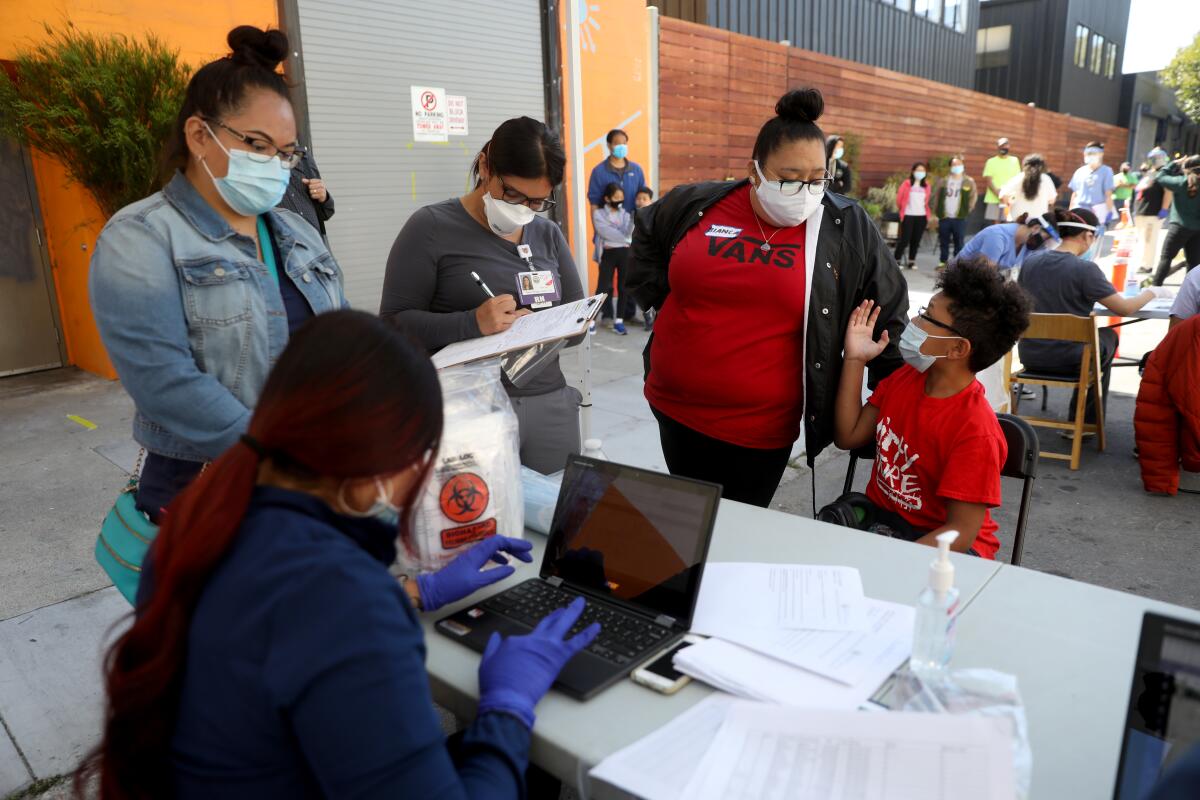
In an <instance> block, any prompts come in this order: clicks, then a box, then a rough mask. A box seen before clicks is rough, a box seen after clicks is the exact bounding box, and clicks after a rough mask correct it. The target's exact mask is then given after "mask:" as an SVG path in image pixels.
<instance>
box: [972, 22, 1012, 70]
mask: <svg viewBox="0 0 1200 800" xmlns="http://www.w3.org/2000/svg"><path fill="white" fill-rule="evenodd" d="M1011 40H1012V25H996V26H994V27H991V28H980V29H979V30H978V31H976V33H975V68H976V69H988V68H990V67H1007V66H1008V48H1009V43H1010V42H1011Z"/></svg>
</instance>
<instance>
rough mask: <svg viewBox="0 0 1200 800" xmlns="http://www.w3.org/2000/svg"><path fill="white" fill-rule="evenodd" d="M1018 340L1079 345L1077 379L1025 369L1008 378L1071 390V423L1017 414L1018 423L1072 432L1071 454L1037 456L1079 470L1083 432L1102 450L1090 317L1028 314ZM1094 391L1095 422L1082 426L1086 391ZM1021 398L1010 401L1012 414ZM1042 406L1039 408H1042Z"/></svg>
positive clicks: (1096, 344) (1096, 341) (1096, 347)
mask: <svg viewBox="0 0 1200 800" xmlns="http://www.w3.org/2000/svg"><path fill="white" fill-rule="evenodd" d="M1021 338H1022V339H1050V340H1053V341H1059V342H1078V343H1079V344H1082V345H1083V354H1082V355H1081V357H1080V359H1079V374H1078V377H1075V378H1072V377H1071V375H1070V372H1069V370H1068V371H1064V372H1060V373H1048V372H1038V371H1035V370H1032V369H1029V368H1028V367H1026V368H1023V369H1022V370H1021V371H1020V372H1018V373H1015V374H1013V375H1012V376H1011V377H1010V380H1011V381H1014V382H1016V383H1021V384H1024V385H1026V386H1041V387H1043V389H1044V388H1045V387H1050V386H1053V387H1061V388H1065V389H1075V390H1076V391H1077V392H1078V397H1077V398H1076V401H1075V421H1074V422H1063V421H1062V420H1058V419H1053V418H1051V417H1035V416H1029V415H1026V414H1019V413H1017V414H1016V415H1017V416H1019V417H1020V418H1021V419H1023V420H1025V421H1026V422H1028V423H1030V424H1031V425H1035V426H1037V427H1040V428H1055V429H1057V430H1066V431H1073V432H1074V434H1075V435H1074V440H1073V441H1072V442H1071V452H1070V454H1066V453H1052V452H1047V451H1045V450H1042V451H1041V452H1039V453H1038V455H1040V456H1042V457H1043V458H1058V459H1061V460H1063V461H1069V462H1071V469H1079V454H1080V449H1081V447H1082V445H1083V434H1084V433H1085V432H1088V433H1095V434H1096V444H1097V447H1098V448H1099V450H1100V451H1101V452H1103V450H1104V397H1103V392H1104V388H1103V387H1102V386H1101V384H1100V338H1099V333H1098V331H1097V329H1096V323H1095V321H1094V320H1093V319H1092V318H1091V317H1077V316H1075V315H1073V314H1030V315H1029V328H1028V329H1027V330H1026V331H1025V334H1024V335H1023V336H1022V337H1021ZM1093 386H1095V388H1096V399H1095V403H1096V421H1095V422H1094V423H1088V422H1084V418H1085V417H1086V416H1087V402H1088V396H1089V394H1090V392H1089V390H1090V389H1091V388H1092V387H1093ZM1020 407H1021V398H1020V396H1019V395H1017V396H1015V397H1013V412H1014V413H1016V412H1018V411H1019V410H1020ZM1044 407H1045V406H1044V405H1043V408H1044Z"/></svg>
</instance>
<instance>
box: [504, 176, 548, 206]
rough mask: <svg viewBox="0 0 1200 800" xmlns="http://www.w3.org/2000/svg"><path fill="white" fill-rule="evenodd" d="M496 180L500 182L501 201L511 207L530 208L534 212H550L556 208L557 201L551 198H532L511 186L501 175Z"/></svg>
mask: <svg viewBox="0 0 1200 800" xmlns="http://www.w3.org/2000/svg"><path fill="white" fill-rule="evenodd" d="M496 180H498V181H500V192H501V195H500V199H501V200H503V201H504V202H506V203H508V204H509V205H514V206H529V207H530V208H531V209H533V210H534V211H549V210H550V209H552V208H554V205H555V201H553V200H551V199H550V198H549V197H530V196H529V195H527V194H524V193H522V192H518V191H517V190H516V189H514V188H512V187H511V186H509V185H508V184H507V183H505V182H504V178H501V177H500V176H499V175H497V176H496Z"/></svg>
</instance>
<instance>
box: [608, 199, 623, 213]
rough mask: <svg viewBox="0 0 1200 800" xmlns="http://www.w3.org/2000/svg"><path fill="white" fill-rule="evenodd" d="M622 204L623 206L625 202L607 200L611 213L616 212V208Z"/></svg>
mask: <svg viewBox="0 0 1200 800" xmlns="http://www.w3.org/2000/svg"><path fill="white" fill-rule="evenodd" d="M624 204H625V202H624V201H623V200H609V201H608V207H609V208H611V209H612V210H613V211H616V210H617V209H618V208H620V207H621V206H623V205H624Z"/></svg>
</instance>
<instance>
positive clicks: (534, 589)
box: [481, 580, 671, 666]
mask: <svg viewBox="0 0 1200 800" xmlns="http://www.w3.org/2000/svg"><path fill="white" fill-rule="evenodd" d="M577 596H578V595H577V594H576V593H575V592H571V591H568V590H566V589H559V588H556V587H554V586H551V585H550V584H548V583H546V582H545V581H541V580H532V581H526V582H525V583H522V584H520V585H519V586H515V587H513V588H512V589H509V590H508V591H507V592H502V593H501V594H498V595H495V596H494V597H490V598H488V599H487V600H485V601H484V602H483V603H482V604H481V605H482V606H483V607H484V608H486V609H488V610H489V611H493V612H495V613H497V614H500V615H501V616H504V617H508V618H509V619H512V620H516V621H517V622H520V623H522V624H524V625H528V626H529V627H531V628H532V627H536V626H537V624H538V623H539V622H541V621H542V618H543V617H545V616H546V615H547V614H549V613H550V612H551V611H553V610H554V609H556V608H562V607H563V606H566V605H570V603H571V601H572V600H574V599H575V598H576V597H577ZM593 622H599V623H600V633H599V635H597V636H596V638H595V640H594V641H593V642H592V643H591V644H590V645H588V648H587V650H588V652H590V653H592V654H594V655H597V656H600V657H601V658H603V659H605V660H607V661H611V662H612V663H614V664H620V665H622V666H623V665H626V664H629V663H630V662H632V661H633V659H634V658H635V657H637V656H638V655H640V654H642V653H645V652H646V651H647V650H650V649H652V648H653V647H654V646H655V645H656V644H658V643H659V642H661V641H663V640H664V639H666V638H667V637H668V636H669V635H670V634H671V631H670V630H669V629H667V628H664V627H662V626H661V625H656V624H654V623H653V622H649V621H647V620H644V619H642V618H641V617H638V616H636V615H634V614H629V613H625V612H623V611H620V610H619V609H615V608H612V607H611V606H607V605H604V604H601V603H593V602H588V603H587V605H585V606H584V607H583V613H582V614H580V616H579V621H578V622H576V623H575V625H574V626H573V627H572V628H571V632H570V633H569V634H568V636H574V635H575V634H576V633H578V632H579V631H581V630H583V629H584V628H586V627H587V626H588V625H591V624H592V623H593Z"/></svg>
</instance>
